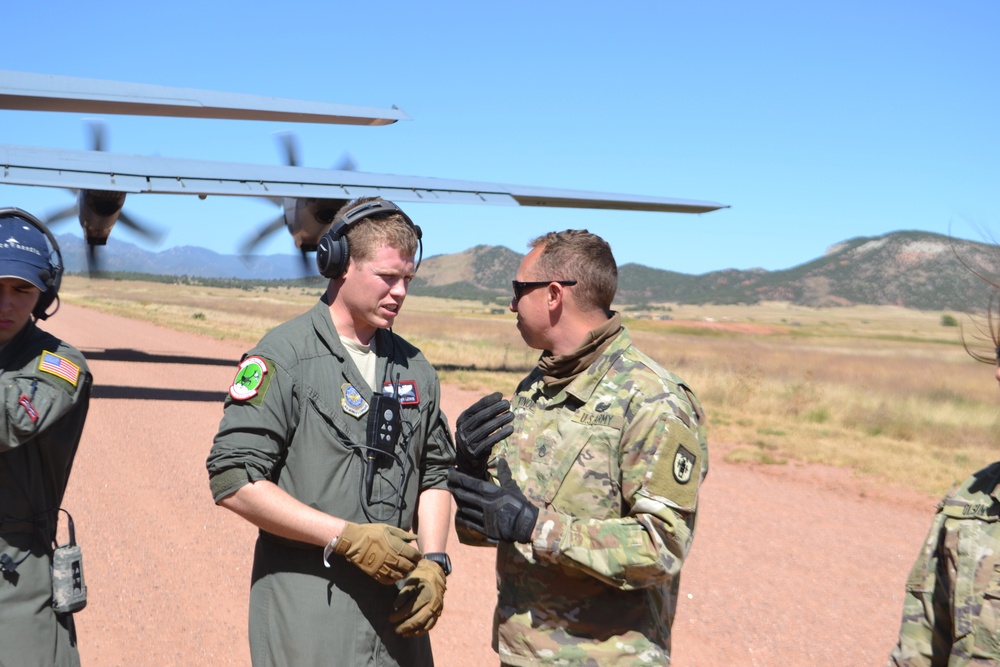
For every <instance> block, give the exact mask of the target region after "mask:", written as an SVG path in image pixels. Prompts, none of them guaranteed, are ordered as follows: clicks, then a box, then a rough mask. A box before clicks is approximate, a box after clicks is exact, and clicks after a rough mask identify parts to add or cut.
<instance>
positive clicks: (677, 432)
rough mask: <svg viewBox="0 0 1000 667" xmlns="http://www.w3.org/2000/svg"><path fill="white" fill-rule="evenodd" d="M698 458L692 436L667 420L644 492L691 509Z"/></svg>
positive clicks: (698, 477) (695, 497) (698, 474)
mask: <svg viewBox="0 0 1000 667" xmlns="http://www.w3.org/2000/svg"><path fill="white" fill-rule="evenodd" d="M700 456H701V447H700V446H699V444H698V439H697V438H696V437H695V435H694V433H692V432H691V431H690V430H689V429H687V428H685V426H684V425H683V424H681V423H680V422H679V421H676V420H673V419H671V420H670V421H669V424H668V426H667V437H666V438H665V439H664V440H663V442H662V444H661V445H660V451H659V452H658V453H657V458H656V463H654V464H653V470H652V474H651V475H650V478H649V482H648V483H647V484H646V490H647V491H648V492H649V493H651V494H653V495H655V496H659V497H661V498H664V499H666V500H669V501H670V502H671V503H672V504H674V505H675V506H677V507H679V508H680V509H694V507H695V505H696V503H697V501H698V485H699V483H700V482H701V466H702V462H701V461H700V460H699V459H700Z"/></svg>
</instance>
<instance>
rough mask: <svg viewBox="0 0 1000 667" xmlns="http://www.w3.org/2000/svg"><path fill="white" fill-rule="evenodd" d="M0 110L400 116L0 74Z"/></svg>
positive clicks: (361, 120) (276, 117)
mask: <svg viewBox="0 0 1000 667" xmlns="http://www.w3.org/2000/svg"><path fill="white" fill-rule="evenodd" d="M0 109H16V110H21V111H69V112H74V113H86V114H124V115H131V116H175V117H182V118H229V119H236V120H269V121H282V122H291V123H328V124H338V125H388V124H390V123H395V122H396V121H397V120H410V117H409V116H408V115H406V113H404V112H403V111H401V110H399V109H397V108H396V107H393V108H392V109H380V108H376V107H364V106H351V105H347V104H329V103H324V102H307V101H303V100H292V99H283V98H278V97H266V96H260V95H243V94H238V93H222V92H216V91H211V90H196V89H193V88H171V87H168V86H154V85H149V84H142V83H124V82H121V81H103V80H100V79H81V78H76V77H69V76H54V75H51V74H31V73H28V72H12V71H9V70H0Z"/></svg>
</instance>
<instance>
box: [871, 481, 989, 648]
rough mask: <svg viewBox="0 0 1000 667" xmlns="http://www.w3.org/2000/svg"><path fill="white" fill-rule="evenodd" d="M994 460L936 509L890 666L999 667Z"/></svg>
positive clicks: (908, 590)
mask: <svg viewBox="0 0 1000 667" xmlns="http://www.w3.org/2000/svg"><path fill="white" fill-rule="evenodd" d="M998 484H1000V462H997V463H993V464H992V465H990V466H988V467H986V468H984V469H982V470H980V471H979V472H977V473H975V474H974V475H972V476H971V477H969V478H968V479H967V480H965V481H964V482H962V484H961V486H959V487H958V490H957V491H953V492H952V493H950V494H949V495H948V496H946V497H945V498H944V500H942V501H941V503H940V504H939V505H938V510H937V514H936V515H935V516H934V522H933V523H932V524H931V529H930V532H929V533H928V535H927V540H926V542H925V543H924V546H923V548H922V549H921V550H920V556H919V557H918V558H917V561H916V563H914V565H913V569H912V570H911V571H910V576H909V578H908V579H907V582H906V599H905V601H904V603H903V620H902V626H901V627H900V631H899V642H898V643H897V644H896V647H895V648H894V649H893V650H892V653H891V654H890V656H889V662H888V664H889V665H905V666H907V667H913V666H916V665H920V666H924V665H934V666H935V667H936V666H938V665H941V666H942V667H944V666H947V667H965V666H966V665H993V666H996V665H1000V521H998V519H1000V495H998V489H997V485H998Z"/></svg>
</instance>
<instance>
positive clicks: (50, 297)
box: [0, 207, 63, 320]
mask: <svg viewBox="0 0 1000 667" xmlns="http://www.w3.org/2000/svg"><path fill="white" fill-rule="evenodd" d="M0 218H18V219H20V220H24V221H25V222H27V223H29V224H31V225H32V226H34V227H35V228H37V229H38V231H40V232H42V234H44V235H45V238H46V239H47V240H48V245H49V256H48V260H49V268H48V269H42V270H41V271H39V272H38V277H39V278H40V279H41V281H42V284H43V285H45V291H44V292H42V293H41V294H40V295H39V297H38V303H37V304H35V309H34V310H33V311H31V314H32V315H34V316H35V319H38V320H44V319H46V318H47V317H48V316H49V315H51V314H54V313H55V311H52V313H47V312H45V311H46V310H48V309H49V306H51V305H52V302H53V301H55V300H56V299H58V298H59V285H60V284H61V283H62V275H63V259H62V253H60V252H59V244H58V243H57V242H56V237H55V236H53V235H52V232H50V231H49V229H48V227H46V226H45V223H43V222H42V221H41V220H39V219H38V218H36V217H35V216H33V215H31V214H30V213H28V212H27V211H25V210H23V209H19V208H14V207H8V208H0ZM56 310H59V307H58V306H57V307H56Z"/></svg>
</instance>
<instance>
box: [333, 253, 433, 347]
mask: <svg viewBox="0 0 1000 667" xmlns="http://www.w3.org/2000/svg"><path fill="white" fill-rule="evenodd" d="M414 271H415V267H414V262H413V256H412V255H405V254H403V253H402V252H401V251H399V250H397V249H396V248H392V247H389V246H381V247H379V249H378V250H377V251H376V252H375V256H374V257H372V258H371V260H369V261H367V262H355V261H354V260H351V261H350V263H349V264H348V265H347V272H346V273H345V274H344V279H343V284H342V285H341V286H340V289H339V290H338V294H337V298H336V300H335V304H334V307H335V308H337V309H338V310H339V311H340V312H341V313H343V316H344V317H343V318H342V321H343V322H345V323H349V324H348V326H350V327H353V331H341V330H340V328H339V327H338V331H339V332H340V334H341V335H348V336H350V335H352V334H353V335H354V337H356V339H357V340H359V341H360V342H361V343H364V344H367V343H368V342H369V340H371V337H372V336H374V335H375V330H376V329H387V328H389V327H391V326H392V324H393V322H395V320H396V315H398V314H399V311H400V309H401V308H402V307H403V300H404V299H405V298H406V293H407V290H408V289H409V287H410V280H412V279H413V273H414ZM338 319H340V318H338Z"/></svg>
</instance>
